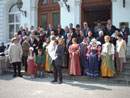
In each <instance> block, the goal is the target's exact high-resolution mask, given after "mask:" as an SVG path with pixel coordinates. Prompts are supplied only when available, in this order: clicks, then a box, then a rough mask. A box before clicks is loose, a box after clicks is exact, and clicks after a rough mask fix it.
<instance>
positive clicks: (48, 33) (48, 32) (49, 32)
mask: <svg viewBox="0 0 130 98" xmlns="http://www.w3.org/2000/svg"><path fill="white" fill-rule="evenodd" d="M51 31H54V32H55V35H57V30H55V29H52V30H50V29H48V30H47V37H50V35H51Z"/></svg>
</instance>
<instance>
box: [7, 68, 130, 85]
mask: <svg viewBox="0 0 130 98" xmlns="http://www.w3.org/2000/svg"><path fill="white" fill-rule="evenodd" d="M8 73H9V74H10V73H11V74H13V70H10V71H9V72H8ZM6 74H7V73H6ZM22 74H23V75H25V76H26V75H27V74H26V73H25V72H24V70H22ZM44 75H45V78H53V76H54V75H53V73H47V72H45V73H44ZM63 79H66V80H73V81H93V82H95V81H97V82H104V83H121V84H122V83H123V84H130V75H129V76H126V75H122V74H120V75H117V76H115V77H113V78H102V77H99V78H88V77H85V76H70V75H68V74H67V72H66V69H65V70H64V69H63Z"/></svg>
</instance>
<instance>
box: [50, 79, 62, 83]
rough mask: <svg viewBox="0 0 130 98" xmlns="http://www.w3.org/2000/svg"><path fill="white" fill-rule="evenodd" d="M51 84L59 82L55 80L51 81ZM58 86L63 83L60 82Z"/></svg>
mask: <svg viewBox="0 0 130 98" xmlns="http://www.w3.org/2000/svg"><path fill="white" fill-rule="evenodd" d="M51 82H52V83H55V82H57V80H53V81H51ZM58 84H62V81H59V82H58Z"/></svg>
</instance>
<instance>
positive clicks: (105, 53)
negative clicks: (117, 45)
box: [101, 35, 115, 77]
mask: <svg viewBox="0 0 130 98" xmlns="http://www.w3.org/2000/svg"><path fill="white" fill-rule="evenodd" d="M104 39H105V44H103V45H102V52H101V55H102V64H101V76H102V77H113V76H115V66H114V54H115V51H114V45H113V44H111V43H110V42H109V41H110V37H109V36H108V35H106V36H105V37H104Z"/></svg>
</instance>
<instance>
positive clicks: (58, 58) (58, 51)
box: [52, 40, 64, 84]
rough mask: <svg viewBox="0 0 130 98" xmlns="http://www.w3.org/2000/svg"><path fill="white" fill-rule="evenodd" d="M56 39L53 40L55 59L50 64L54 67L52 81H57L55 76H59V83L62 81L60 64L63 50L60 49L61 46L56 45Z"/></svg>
mask: <svg viewBox="0 0 130 98" xmlns="http://www.w3.org/2000/svg"><path fill="white" fill-rule="evenodd" d="M58 44H59V42H58V40H55V41H54V44H53V45H54V47H55V56H56V59H55V60H53V61H52V65H53V67H54V80H53V81H52V82H57V78H58V76H59V84H61V83H62V68H61V66H62V64H63V58H62V57H63V55H64V51H63V49H62V46H60V45H58Z"/></svg>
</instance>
